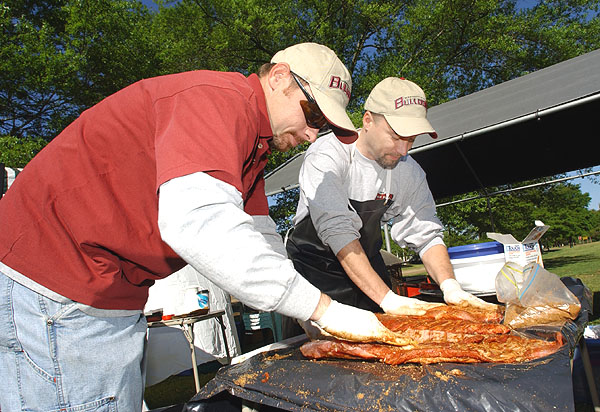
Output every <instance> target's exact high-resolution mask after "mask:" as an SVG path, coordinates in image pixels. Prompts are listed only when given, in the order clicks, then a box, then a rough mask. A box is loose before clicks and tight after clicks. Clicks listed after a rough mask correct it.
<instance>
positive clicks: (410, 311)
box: [379, 290, 443, 316]
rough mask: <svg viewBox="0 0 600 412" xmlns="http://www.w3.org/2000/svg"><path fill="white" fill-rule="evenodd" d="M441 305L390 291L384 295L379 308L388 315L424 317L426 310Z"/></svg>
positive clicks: (440, 304)
mask: <svg viewBox="0 0 600 412" xmlns="http://www.w3.org/2000/svg"><path fill="white" fill-rule="evenodd" d="M442 305H443V304H442V303H429V302H424V301H422V300H419V299H414V298H407V297H404V296H399V295H397V294H395V293H394V292H392V291H391V290H390V291H389V292H388V293H387V294H386V295H385V297H384V298H383V300H382V301H381V303H380V304H379V306H381V309H383V311H384V312H385V313H388V314H390V315H416V316H421V315H424V314H425V312H426V311H427V310H428V309H431V308H435V307H438V306H442Z"/></svg>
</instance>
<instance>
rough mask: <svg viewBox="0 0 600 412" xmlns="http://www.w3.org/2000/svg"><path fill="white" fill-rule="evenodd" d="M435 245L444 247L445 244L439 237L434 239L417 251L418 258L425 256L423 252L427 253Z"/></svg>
mask: <svg viewBox="0 0 600 412" xmlns="http://www.w3.org/2000/svg"><path fill="white" fill-rule="evenodd" d="M435 245H442V246H446V244H445V243H444V241H443V239H442V238H441V237H434V238H433V239H432V240H431V241H430V242H429V243H427V244H426V245H425V246H423V247H422V248H421V249H420V250H419V257H421V258H422V257H423V255H424V254H425V252H427V251H428V250H429V249H430V248H431V247H433V246H435Z"/></svg>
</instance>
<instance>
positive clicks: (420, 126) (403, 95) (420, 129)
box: [365, 77, 437, 139]
mask: <svg viewBox="0 0 600 412" xmlns="http://www.w3.org/2000/svg"><path fill="white" fill-rule="evenodd" d="M365 110H368V111H370V112H373V113H379V114H382V115H383V116H385V120H387V122H388V123H389V125H390V126H391V127H392V129H394V132H396V133H397V134H398V135H400V136H416V135H420V134H423V133H429V135H430V136H431V137H433V138H434V139H436V138H437V133H436V132H435V130H434V129H433V126H431V123H429V121H428V120H427V99H426V98H425V93H424V92H423V90H422V89H421V88H420V87H419V86H417V85H416V84H415V83H413V82H411V81H410V80H406V79H404V78H398V77H388V78H386V79H383V80H382V81H380V82H379V83H377V85H376V86H375V87H374V88H373V90H371V93H370V94H369V97H367V100H366V102H365Z"/></svg>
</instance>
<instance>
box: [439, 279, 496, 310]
mask: <svg viewBox="0 0 600 412" xmlns="http://www.w3.org/2000/svg"><path fill="white" fill-rule="evenodd" d="M440 289H441V290H442V292H443V293H444V300H445V301H446V303H447V304H449V305H458V306H475V307H477V308H480V309H488V310H495V309H496V307H497V306H496V305H494V304H493V303H488V302H486V301H484V300H482V299H479V298H478V297H476V296H474V295H472V294H470V293H468V292H465V291H464V290H463V288H462V287H461V286H460V284H459V283H458V282H457V280H456V279H446V280H445V281H443V282H442V284H441V285H440Z"/></svg>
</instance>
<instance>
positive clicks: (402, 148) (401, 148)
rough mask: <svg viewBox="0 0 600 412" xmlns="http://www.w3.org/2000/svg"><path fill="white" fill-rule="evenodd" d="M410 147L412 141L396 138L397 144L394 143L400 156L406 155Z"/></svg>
mask: <svg viewBox="0 0 600 412" xmlns="http://www.w3.org/2000/svg"><path fill="white" fill-rule="evenodd" d="M411 147H412V142H407V141H406V140H402V139H400V140H398V144H397V145H396V150H398V153H399V154H400V155H401V156H406V155H407V154H408V151H409V150H410V148H411Z"/></svg>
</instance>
